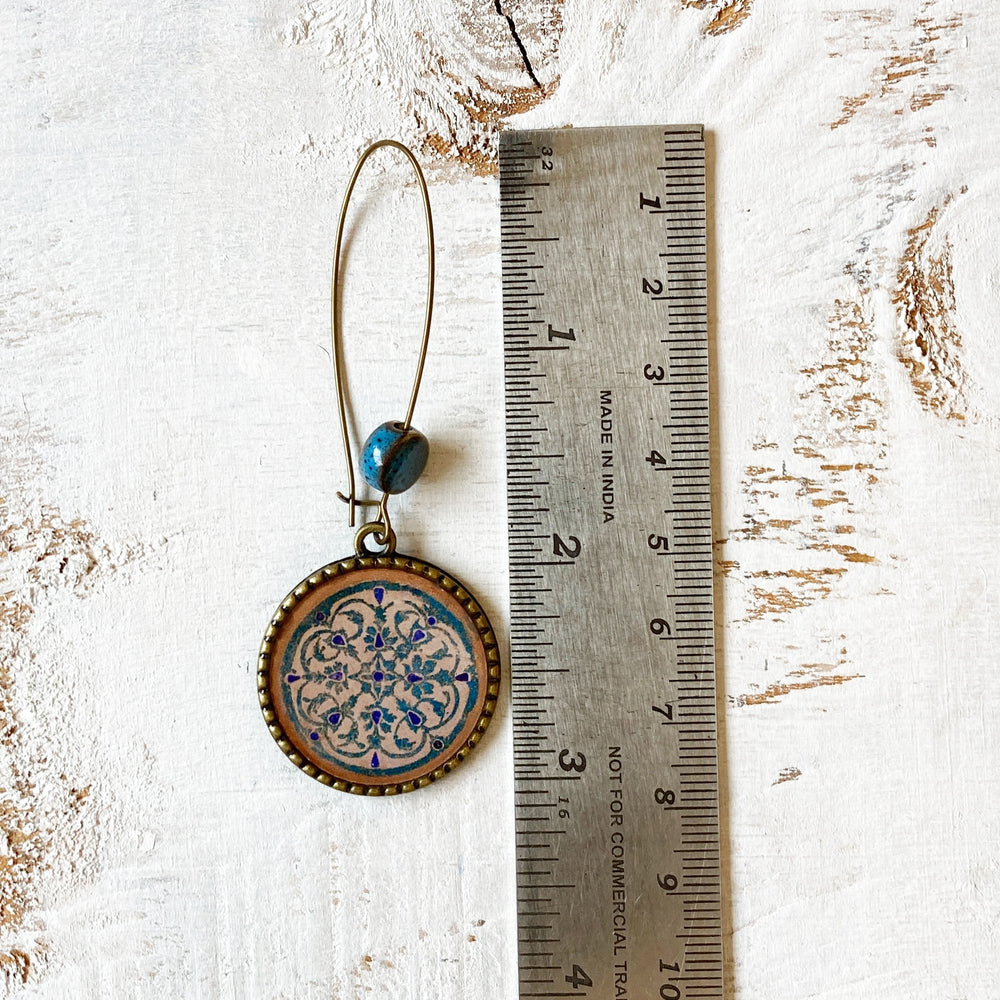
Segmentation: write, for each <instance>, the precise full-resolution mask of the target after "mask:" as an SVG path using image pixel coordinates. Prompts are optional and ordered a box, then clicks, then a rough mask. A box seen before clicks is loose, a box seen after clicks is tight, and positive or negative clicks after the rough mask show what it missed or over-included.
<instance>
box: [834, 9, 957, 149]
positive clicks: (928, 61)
mask: <svg viewBox="0 0 1000 1000" xmlns="http://www.w3.org/2000/svg"><path fill="white" fill-rule="evenodd" d="M936 6H937V0H926V2H925V3H924V5H923V7H922V8H921V11H920V14H919V15H918V16H916V17H914V18H912V20H910V21H909V22H908V23H907V24H905V25H902V26H900V27H899V28H898V29H895V30H894V25H893V21H894V19H895V15H894V14H893V12H892V11H891V10H878V11H876V10H860V11H844V10H832V11H827V12H826V17H827V20H828V22H830V23H832V24H836V25H838V26H839V27H840V28H841V29H842V34H839V35H836V36H832V37H830V38H828V42H829V43H830V46H831V47H830V56H831V58H842V57H844V55H845V54H846V53H847V52H851V51H857V50H859V49H860V50H861V51H864V52H867V51H870V50H874V51H881V53H882V55H881V59H880V60H879V62H878V63H877V65H876V66H875V67H874V68H873V69H872V70H871V75H870V79H869V82H868V86H867V87H866V89H865V90H864V91H863V92H862V93H860V94H852V95H850V96H846V97H843V98H842V99H841V101H842V103H841V109H840V115H839V116H838V117H837V118H836V119H835V120H834V121H832V122H830V123H829V125H830V128H831V129H838V128H840V127H841V126H843V125H847V124H848V123H849V122H851V121H852V120H853V119H854V118H855V117H856V116H857V115H858V113H859V112H861V111H862V110H864V109H866V108H868V107H869V106H875V105H877V106H880V107H885V108H887V109H888V110H890V111H891V113H892V114H893V115H898V116H904V115H906V114H916V113H919V112H920V111H923V110H925V109H926V108H929V107H931V106H932V105H933V104H935V103H936V102H937V101H940V100H942V99H943V98H944V97H945V95H946V94H947V93H948V92H949V91H951V90H952V89H953V88H952V86H951V84H949V83H947V82H945V81H943V80H942V81H939V80H938V79H936V76H935V74H936V72H937V71H938V70H939V68H940V64H941V63H942V62H943V61H944V59H945V58H946V57H947V56H949V55H951V53H952V52H953V51H954V48H953V47H951V46H948V45H944V44H942V42H943V41H944V39H946V38H947V37H948V36H949V35H952V34H954V33H955V32H957V31H958V30H959V29H960V28H961V27H962V25H963V24H964V21H965V17H964V15H963V14H961V13H952V14H948V15H945V16H940V17H936V16H934V14H933V11H934V9H935V7H936ZM900 35H905V36H908V37H904V38H903V39H900V38H899V36H900ZM917 136H918V139H919V140H920V141H923V142H925V143H927V144H928V145H930V146H933V145H935V144H936V140H935V138H934V131H933V128H932V127H931V126H927V127H926V128H925V129H924V130H922V131H921V132H918V133H917Z"/></svg>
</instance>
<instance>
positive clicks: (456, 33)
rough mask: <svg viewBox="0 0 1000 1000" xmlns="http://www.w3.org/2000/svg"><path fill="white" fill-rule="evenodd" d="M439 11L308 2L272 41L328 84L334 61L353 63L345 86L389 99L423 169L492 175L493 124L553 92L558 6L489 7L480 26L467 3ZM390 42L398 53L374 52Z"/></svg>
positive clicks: (556, 1)
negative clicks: (310, 61)
mask: <svg viewBox="0 0 1000 1000" xmlns="http://www.w3.org/2000/svg"><path fill="white" fill-rule="evenodd" d="M447 8H448V9H447V11H444V10H441V9H440V8H437V7H435V8H433V9H431V8H428V9H427V10H426V11H424V10H423V8H420V9H415V8H413V7H411V6H410V5H401V4H394V3H388V4H384V5H379V6H375V5H371V6H363V7H362V6H359V5H358V4H356V3H340V2H334V0H325V2H310V3H306V4H303V5H302V6H301V7H300V8H299V9H298V11H297V12H296V13H295V15H294V16H293V18H292V19H291V21H290V22H289V23H288V24H287V25H286V26H285V27H284V29H283V31H282V33H281V37H282V40H283V41H284V42H285V44H286V45H289V46H294V47H297V48H304V49H305V50H306V51H307V52H309V53H310V54H311V55H312V56H313V57H314V58H316V59H317V60H318V62H319V65H320V66H321V67H322V69H323V70H324V71H325V72H329V74H330V76H331V78H332V79H337V80H338V81H339V83H338V85H342V84H343V80H344V76H343V69H344V67H343V63H344V60H345V59H347V60H349V61H353V62H352V65H354V64H357V65H356V66H355V68H354V70H353V71H352V72H351V73H350V74H349V79H350V81H352V82H351V84H350V85H351V86H352V87H354V88H355V89H360V88H364V89H365V90H366V91H368V90H370V89H371V88H372V87H373V86H374V88H376V89H377V90H379V91H383V92H387V93H389V94H391V95H392V99H393V100H394V101H395V103H396V104H397V106H398V115H397V119H398V129H397V131H398V133H399V134H398V138H400V139H401V140H402V141H403V142H405V143H407V144H408V145H410V146H412V147H414V148H418V149H420V150H422V151H423V153H424V154H426V155H428V156H429V157H430V158H431V160H432V162H433V161H437V162H438V163H439V164H442V165H443V164H448V163H457V164H459V165H461V166H462V167H464V168H465V169H466V170H468V171H470V172H471V173H473V174H476V175H480V176H482V175H490V174H495V173H496V172H497V150H498V141H499V132H500V129H501V127H502V126H503V124H504V123H505V122H506V121H507V120H508V119H509V118H511V117H513V116H514V115H519V114H522V113H524V112H525V111H529V110H530V109H531V108H534V107H535V106H537V105H538V104H540V103H541V102H542V101H545V100H546V99H547V98H549V97H550V96H551V95H552V94H553V93H555V91H556V89H557V88H558V86H559V74H558V71H557V68H556V67H557V61H558V52H559V42H560V39H561V36H562V30H563V16H562V14H563V0H544V2H542V3H528V2H527V0H506V2H504V3H499V2H497V0H494V3H493V4H492V5H488V9H489V11H490V13H491V15H492V16H489V17H485V16H483V5H482V3H479V2H476V3H473V2H471V0H451V2H450V3H449V4H448V5H447ZM348 38H351V39H353V41H352V43H351V44H350V45H348V44H347V42H346V39H348ZM394 41H395V42H396V43H398V45H400V46H402V47H403V54H401V53H400V51H393V52H389V51H383V48H384V47H386V46H389V45H390V44H392V42H394ZM309 155H315V154H314V153H312V151H310V154H309Z"/></svg>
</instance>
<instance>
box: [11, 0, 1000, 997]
mask: <svg viewBox="0 0 1000 1000" xmlns="http://www.w3.org/2000/svg"><path fill="white" fill-rule="evenodd" d="M501 10H502V11H503V14H504V15H509V16H510V18H511V22H513V24H514V25H515V27H516V29H517V34H518V36H519V38H520V40H521V42H522V44H523V46H524V50H525V52H526V53H527V55H528V59H529V61H530V63H531V74H529V72H528V69H527V67H526V66H525V64H524V61H523V60H522V58H521V55H520V53H519V51H518V48H517V45H516V42H515V39H514V36H513V34H512V32H511V27H510V23H509V22H508V21H507V18H506V16H501V14H498V13H497V10H496V7H495V5H494V4H490V3H488V2H481V3H477V4H472V3H468V2H466V0H441V2H440V3H436V4H434V5H430V4H407V3H404V2H403V0H382V2H378V3H376V2H375V0H341V2H335V0H306V2H300V0H262V2H258V3H256V4H251V5H245V4H236V3H231V2H221V3H211V4H210V3H193V4H168V3H138V2H135V0H132V2H124V3H123V2H114V3H112V2H110V0H101V2H97V0H95V2H90V3H87V4H73V3H69V2H67V0H53V2H51V3H47V4H44V5H41V4H35V5H30V4H28V3H5V4H3V5H2V6H0V55H2V61H0V73H2V84H3V86H2V90H3V114H2V116H0V205H2V215H0V344H2V351H3V354H2V358H3V362H2V364H3V367H2V379H0V435H2V446H0V543H2V544H0V893H2V901H0V907H2V909H0V969H2V971H3V978H2V979H0V982H2V983H3V985H4V988H5V991H6V994H7V995H9V996H12V997H32V998H46V1000H51V998H60V1000H62V998H66V1000H75V998H91V997H116V998H117V997H130V998H131V997H134V998H147V997H150V998H152V997H156V998H162V997H185V998H187V997H197V998H230V997H232V998H268V1000H270V998H275V1000H277V998H295V1000H302V998H320V997H323V998H329V997H334V998H337V1000H355V998H361V997H364V996H369V995H371V996H379V997H391V998H417V997H420V998H424V997H431V996H433V997H442V998H444V997H511V998H512V997H514V996H515V995H516V975H515V948H516V942H515V936H516V935H515V924H514V913H515V902H514V892H513V848H512V840H513V837H512V826H511V820H510V815H511V800H512V796H511V767H512V764H511V744H510V720H509V714H508V710H507V707H506V701H505V702H504V704H503V707H502V708H501V711H500V714H499V716H498V718H497V720H496V721H495V723H494V725H493V727H492V729H491V732H490V734H489V737H488V739H487V740H486V741H485V744H484V746H482V747H481V748H480V750H479V751H478V752H477V754H476V755H475V756H474V757H473V758H471V759H470V761H469V762H468V763H466V764H464V765H463V767H462V768H461V769H460V770H459V771H458V772H457V773H456V774H455V775H453V776H451V777H449V778H448V779H447V780H446V781H444V782H442V783H441V784H439V785H437V786H435V787H432V788H430V789H427V790H426V791H423V792H420V793H417V794H413V795H407V796H404V797H402V798H400V799H395V800H387V801H368V800H359V799H355V798H352V797H348V796H345V795H340V794H336V793H332V792H329V791H327V790H326V789H324V788H322V787H320V786H319V785H317V784H315V783H314V782H312V781H309V780H308V779H306V778H305V777H304V776H303V775H302V774H300V773H299V772H298V771H297V770H296V769H295V768H294V767H292V766H291V765H290V764H289V763H288V762H287V761H286V760H285V759H284V757H283V756H282V755H281V754H280V752H279V751H278V750H277V749H276V748H275V746H274V745H273V742H272V740H271V737H270V736H269V735H268V733H267V731H266V729H265V727H264V725H263V723H262V721H261V719H260V714H259V710H258V708H257V704H256V696H255V690H254V680H253V671H254V660H255V656H256V649H257V645H258V642H259V638H260V634H261V633H262V631H263V629H264V627H265V625H266V622H267V620H268V617H269V615H270V613H271V612H272V610H273V607H274V605H275V604H276V602H277V601H278V600H279V599H280V598H281V597H282V596H283V595H284V594H285V592H286V591H287V590H288V588H289V587H290V586H291V585H292V584H294V583H295V582H296V581H297V580H299V579H300V578H301V577H302V576H303V575H305V574H306V573H308V572H309V571H311V570H312V569H314V568H316V567H317V566H320V565H322V564H323V563H324V562H326V561H328V560H329V559H330V558H333V557H335V556H337V555H340V554H342V553H344V552H346V551H348V550H349V547H350V532H349V530H348V529H347V527H346V524H345V523H344V521H343V510H342V509H341V507H340V505H339V504H338V503H336V501H335V500H334V499H333V494H334V491H335V490H336V489H338V488H342V480H343V470H342V467H341V461H342V460H341V456H340V453H339V442H338V439H337V436H336V435H337V432H336V426H335V419H334V409H333V380H332V373H331V368H330V363H329V358H328V348H327V336H328V333H327V281H328V272H329V255H330V247H331V240H332V228H333V225H334V222H335V217H336V211H337V207H338V205H339V200H340V195H341V192H342V190H343V186H344V183H345V181H346V177H347V175H348V172H349V170H350V168H351V166H352V165H353V161H354V158H355V156H356V155H357V153H358V151H359V150H360V149H361V148H362V147H363V146H364V145H365V144H366V143H367V142H369V141H370V140H372V139H374V138H377V137H380V136H383V135H387V136H395V137H398V138H401V139H403V140H404V141H406V142H409V143H411V144H412V145H414V146H415V147H417V148H418V149H420V150H421V155H422V156H423V157H424V158H425V160H426V161H427V163H428V173H429V179H430V183H431V196H432V199H433V205H434V212H435V220H436V223H437V229H438V235H439V258H438V265H439V295H438V299H437V307H436V323H435V332H434V339H433V342H432V352H431V358H430V361H429V364H428V369H427V375H426V382H425V389H424V393H423V396H422V398H421V401H420V404H419V406H418V409H417V423H418V426H420V427H421V428H422V429H423V430H424V431H425V432H426V433H427V434H428V436H429V437H430V439H431V442H432V448H433V451H432V458H431V463H430V466H429V468H428V471H427V473H426V475H425V477H424V478H423V479H422V480H421V482H420V483H419V484H418V486H417V487H415V488H414V490H413V491H412V492H411V493H410V494H408V495H407V496H406V497H405V498H403V499H402V500H401V502H400V503H399V504H398V506H397V508H396V510H397V515H396V523H397V525H398V526H399V528H400V531H401V539H400V545H401V547H402V548H405V549H407V550H411V551H413V552H414V553H415V554H419V555H423V556H424V557H426V558H428V559H430V560H432V561H434V562H438V563H440V564H443V565H446V566H448V567H450V568H452V569H453V571H454V572H455V573H457V574H458V575H460V576H461V577H463V578H464V579H466V580H467V581H468V582H469V583H470V585H472V586H474V588H475V589H476V590H477V591H478V593H479V595H480V597H481V599H482V600H483V601H484V603H485V605H486V606H487V608H488V610H489V612H490V614H491V616H492V617H493V619H494V621H495V623H497V625H498V627H499V629H500V631H501V632H503V631H504V628H503V625H504V622H505V620H506V613H507V608H506V548H505V500H504V487H503V480H504V477H503V410H502V405H501V402H502V373H501V336H500V333H501V324H500V282H499V271H500V265H499V252H498V251H499V237H498V209H497V181H496V176H495V173H496V167H495V149H496V130H497V128H499V127H501V126H502V125H504V124H509V125H525V126H527V125H536V126H552V125H555V126H558V125H564V124H566V125H569V124H571V125H576V126H583V125H592V124H628V123H640V122H642V123H645V122H661V121H662V122H686V121H703V122H705V124H706V126H707V128H708V129H709V131H710V140H711V146H710V149H711V163H712V173H713V178H712V180H713V187H714V245H715V266H714V274H713V279H714V298H713V305H714V313H715V326H714V337H715V342H714V345H713V358H714V362H715V371H716V379H717V390H718V391H717V413H716V417H717V443H718V449H717V459H716V475H717V478H718V490H717V505H718V510H717V523H718V544H717V549H718V568H719V575H718V581H719V584H720V600H719V609H720V621H721V624H722V628H721V629H720V642H721V652H722V656H721V663H720V666H721V675H720V679H721V692H722V695H721V702H722V706H723V708H724V712H725V716H724V720H723V722H724V737H725V760H724V762H723V763H724V773H725V776H726V782H725V788H724V804H725V810H724V819H725V823H726V828H727V829H726V864H727V871H726V885H727V888H728V892H729V904H728V905H729V912H728V915H727V924H729V925H730V926H729V930H731V935H730V937H729V939H728V940H729V947H730V961H729V963H728V965H729V967H728V975H729V979H730V989H731V991H732V995H733V996H734V997H741V998H758V997H759V998H764V997H768V998H787V1000H792V998H806V997H823V998H824V1000H841V998H843V1000H847V998H852V1000H853V998H868V997H879V998H886V1000H895V998H900V1000H902V998H910V997H913V996H933V997H947V998H951V1000H995V998H996V997H997V996H998V995H1000V994H998V990H1000V987H998V986H997V983H998V981H1000V936H998V935H1000V932H998V924H1000V849H998V844H1000V768H998V762H997V743H998V736H1000V731H998V730H1000V725H998V718H1000V680H998V674H997V653H996V648H997V643H998V639H1000V628H998V612H1000V606H998V605H1000V598H998V575H1000V570H998V568H997V561H998V556H1000V539H998V523H1000V514H998V509H1000V508H998V505H997V500H996V485H997V482H998V473H1000V420H998V417H1000V351H998V333H997V322H996V317H997V314H998V306H1000V265H998V255H997V248H998V228H1000V226H998V214H997V205H998V203H1000V201H998V199H1000V169H998V167H997V164H998V162H1000V157H998V153H1000V142H998V130H997V126H996V120H995V116H996V111H997V108H998V105H1000V101H998V97H1000V93H998V85H997V77H996V71H995V53H996V51H997V46H998V44H1000V15H998V13H997V11H996V9H995V7H994V5H992V4H989V3H987V2H986V0H969V2H967V3H949V2H946V0H902V2H899V3H896V4H893V5H883V6H881V7H863V6H859V5H855V4H851V5H848V4H845V3H839V4H838V3H835V2H833V0H828V2H827V3H825V4H813V3H809V2H806V0H793V2H785V3H780V4H779V3H775V2H773V0H772V2H768V0H756V2H755V0H732V2H728V3H727V2H725V0H594V2H590V3H587V2H578V3H573V4H566V5H563V4H561V3H560V2H558V0H540V2H539V3H536V4H529V3H527V2H525V0H517V2H514V0H509V2H507V3H504V4H502V5H501ZM532 75H533V76H534V80H533V79H532V78H531V77H532ZM535 81H537V85H536V82H535ZM405 178H406V174H405V172H404V171H403V169H402V168H401V167H397V166H396V165H395V164H393V163H392V162H391V161H389V160H388V159H387V161H386V165H384V166H383V167H381V168H377V169H375V170H373V171H372V173H371V174H370V175H369V176H368V178H367V179H366V181H365V182H364V185H363V189H362V190H360V191H359V195H360V197H359V200H358V210H357V212H356V213H355V215H354V222H353V224H352V231H351V232H352V236H351V244H350V251H349V252H350V257H349V262H348V267H349V273H348V277H347V281H346V287H345V328H346V330H347V331H348V332H349V334H353V336H352V339H351V342H350V355H351V358H350V360H351V372H352V379H353V382H352V385H353V403H354V408H355V414H356V417H357V427H358V428H359V430H360V431H361V432H362V433H365V432H367V430H368V429H369V428H370V426H372V425H373V424H374V423H375V422H376V421H379V420H382V419H388V418H390V417H393V416H396V415H398V412H399V408H400V407H401V406H402V405H403V403H402V401H403V400H404V397H405V393H406V391H407V385H408V382H409V379H410V377H411V368H410V358H411V356H412V350H413V348H414V347H415V344H416V338H417V335H418V331H419V313H420V309H421V298H420V296H421V283H422V268H423V261H422V259H421V257H420V254H419V252H417V250H416V249H415V248H419V247H420V217H419V212H418V209H417V203H416V198H415V192H414V190H413V189H412V187H410V186H408V185H407V184H406V182H405ZM387 354H388V355H389V360H388V361H387V360H386V355H387Z"/></svg>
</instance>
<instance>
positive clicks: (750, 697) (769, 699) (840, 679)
mask: <svg viewBox="0 0 1000 1000" xmlns="http://www.w3.org/2000/svg"><path fill="white" fill-rule="evenodd" d="M790 676H794V673H793V674H792V675H790ZM863 676H864V674H817V675H816V676H815V677H809V678H807V679H805V680H786V681H778V682H777V683H775V684H769V685H768V686H767V688H765V690H763V691H759V692H754V693H750V694H741V695H740V696H739V697H738V698H736V704H737V705H739V706H740V707H741V708H743V707H746V706H748V705H773V704H774V703H775V702H777V701H780V700H781V699H782V698H784V697H785V695H788V694H791V693H792V692H793V691H811V690H812V689H814V688H820V687H831V686H836V685H840V684H844V683H846V682H847V681H853V680H857V679H858V678H859V677H863Z"/></svg>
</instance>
